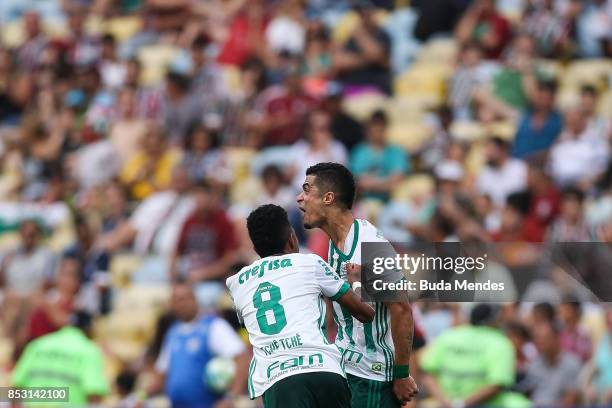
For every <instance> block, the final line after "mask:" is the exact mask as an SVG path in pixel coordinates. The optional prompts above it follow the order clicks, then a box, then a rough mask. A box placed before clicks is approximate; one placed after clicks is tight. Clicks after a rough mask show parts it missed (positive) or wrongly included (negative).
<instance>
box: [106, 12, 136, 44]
mask: <svg viewBox="0 0 612 408" xmlns="http://www.w3.org/2000/svg"><path fill="white" fill-rule="evenodd" d="M103 27H104V28H103V30H104V31H106V32H107V33H109V34H112V36H113V37H115V39H116V40H117V42H123V41H125V40H127V39H128V38H130V37H132V36H133V35H134V34H136V33H137V32H138V31H140V29H141V28H142V20H141V19H140V17H137V16H125V17H115V18H112V19H110V20H107V21H106V22H105V23H104V26H103Z"/></svg>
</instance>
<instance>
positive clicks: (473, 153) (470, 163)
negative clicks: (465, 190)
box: [465, 141, 485, 175]
mask: <svg viewBox="0 0 612 408" xmlns="http://www.w3.org/2000/svg"><path fill="white" fill-rule="evenodd" d="M484 163H485V157H484V143H483V142H482V141H477V142H475V143H472V145H471V146H470V150H469V151H468V154H467V157H466V160H465V168H466V170H467V172H468V173H469V174H472V175H475V174H478V173H479V172H480V169H481V168H482V166H483V165H484Z"/></svg>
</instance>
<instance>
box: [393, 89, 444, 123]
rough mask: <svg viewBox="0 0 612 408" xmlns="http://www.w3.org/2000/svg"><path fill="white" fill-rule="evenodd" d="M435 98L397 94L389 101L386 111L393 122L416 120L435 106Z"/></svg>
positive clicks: (420, 118)
mask: <svg viewBox="0 0 612 408" xmlns="http://www.w3.org/2000/svg"><path fill="white" fill-rule="evenodd" d="M434 99H435V98H431V97H427V96H424V95H411V96H397V97H395V98H392V99H389V100H388V101H387V105H386V111H387V114H388V115H389V119H390V120H391V121H393V122H416V121H420V120H422V119H423V115H424V114H425V113H426V112H427V111H428V110H429V109H431V108H432V107H434V106H435V103H434V102H435V100H434Z"/></svg>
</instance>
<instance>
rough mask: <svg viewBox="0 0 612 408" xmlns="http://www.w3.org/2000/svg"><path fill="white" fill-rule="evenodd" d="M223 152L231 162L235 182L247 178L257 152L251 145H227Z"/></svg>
mask: <svg viewBox="0 0 612 408" xmlns="http://www.w3.org/2000/svg"><path fill="white" fill-rule="evenodd" d="M223 153H224V154H225V157H226V159H227V161H228V163H229V166H230V168H231V171H232V174H233V180H234V182H238V181H242V180H244V179H246V178H247V177H248V176H249V174H250V166H251V162H252V160H253V157H254V156H255V154H256V153H257V152H256V151H255V150H254V149H252V148H249V147H227V148H225V149H223Z"/></svg>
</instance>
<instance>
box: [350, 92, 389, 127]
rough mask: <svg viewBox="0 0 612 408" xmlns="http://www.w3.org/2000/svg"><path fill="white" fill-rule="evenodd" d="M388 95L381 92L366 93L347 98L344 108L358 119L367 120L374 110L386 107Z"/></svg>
mask: <svg viewBox="0 0 612 408" xmlns="http://www.w3.org/2000/svg"><path fill="white" fill-rule="evenodd" d="M386 104H387V97H386V96H385V95H382V94H380V93H373V92H372V93H364V94H360V95H352V96H350V97H347V98H345V100H344V105H343V106H344V109H346V111H347V113H348V114H350V115H351V116H353V117H355V118H356V119H357V120H361V121H364V120H366V119H367V118H368V117H369V116H370V115H371V114H372V112H374V111H376V110H378V109H385V107H386Z"/></svg>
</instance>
